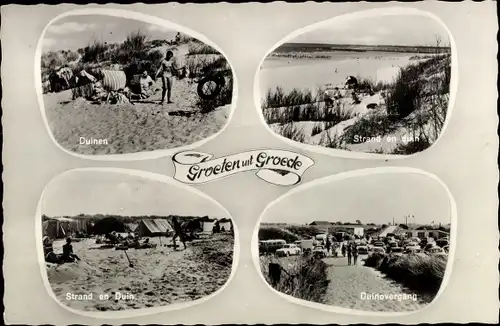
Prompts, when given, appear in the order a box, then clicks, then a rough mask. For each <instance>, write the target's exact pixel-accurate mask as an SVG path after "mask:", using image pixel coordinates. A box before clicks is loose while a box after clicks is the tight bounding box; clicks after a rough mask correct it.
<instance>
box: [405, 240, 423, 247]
mask: <svg viewBox="0 0 500 326" xmlns="http://www.w3.org/2000/svg"><path fill="white" fill-rule="evenodd" d="M408 247H419V248H420V245H419V244H418V242H414V241H412V242H409V243H408V244H407V245H406V246H405V248H408Z"/></svg>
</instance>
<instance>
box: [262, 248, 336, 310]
mask: <svg viewBox="0 0 500 326" xmlns="http://www.w3.org/2000/svg"><path fill="white" fill-rule="evenodd" d="M269 263H278V264H280V265H281V266H282V268H283V269H285V271H286V272H284V271H282V273H281V278H280V281H279V283H278V284H277V285H276V286H274V289H275V290H277V291H279V292H281V293H284V294H287V295H290V296H293V297H295V298H298V299H302V300H307V301H312V302H318V303H323V302H324V297H325V294H326V291H327V288H328V284H329V282H330V281H329V280H328V276H327V266H326V264H325V263H324V262H323V261H322V260H321V259H315V258H313V257H297V258H296V259H295V260H294V261H292V262H290V264H291V266H286V267H285V266H283V265H284V264H283V263H281V262H280V261H279V260H277V259H276V258H275V257H272V256H262V257H260V267H261V272H262V274H263V275H264V278H265V279H266V281H267V282H268V283H269V284H270V285H271V286H273V285H272V282H271V278H270V277H269Z"/></svg>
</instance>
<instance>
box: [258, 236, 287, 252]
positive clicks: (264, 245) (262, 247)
mask: <svg viewBox="0 0 500 326" xmlns="http://www.w3.org/2000/svg"><path fill="white" fill-rule="evenodd" d="M285 244H286V241H285V240H282V239H277V240H262V241H259V253H260V254H270V253H274V252H275V251H276V250H278V249H280V248H283V246H284V245H285Z"/></svg>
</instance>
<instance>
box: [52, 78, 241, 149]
mask: <svg viewBox="0 0 500 326" xmlns="http://www.w3.org/2000/svg"><path fill="white" fill-rule="evenodd" d="M155 88H156V89H157V91H156V93H155V94H154V95H153V96H152V97H151V98H150V99H148V101H142V102H138V103H134V104H129V103H127V104H93V103H91V102H89V101H87V100H84V99H82V98H77V99H76V100H74V101H72V100H71V91H64V92H61V93H52V94H44V105H45V111H46V115H47V119H48V123H49V127H50V130H51V131H52V133H53V135H54V137H55V139H56V141H57V142H58V143H59V144H60V145H61V146H63V147H64V148H65V149H67V150H69V151H72V152H75V153H79V154H92V155H103V154H123V153H135V152H141V151H152V150H157V149H169V148H175V147H179V146H185V145H189V144H192V143H195V142H197V141H200V140H203V139H205V138H207V137H209V136H211V135H213V134H215V133H217V132H219V131H220V130H221V129H222V128H223V127H224V126H225V124H226V123H227V121H228V118H229V114H230V110H231V105H230V104H228V105H225V106H222V107H219V108H216V109H215V110H214V111H212V112H210V113H205V114H202V113H200V110H199V108H198V107H197V105H196V103H197V101H198V95H197V93H196V84H194V83H190V82H188V80H187V79H184V80H175V81H174V88H173V92H172V101H173V102H174V103H173V104H166V103H165V104H164V105H159V104H158V102H159V101H160V99H161V81H160V80H158V81H157V83H156V84H155ZM80 137H85V138H87V139H91V138H93V139H106V140H107V142H108V144H107V145H94V144H91V145H84V144H80Z"/></svg>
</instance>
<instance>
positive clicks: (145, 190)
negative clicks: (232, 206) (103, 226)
mask: <svg viewBox="0 0 500 326" xmlns="http://www.w3.org/2000/svg"><path fill="white" fill-rule="evenodd" d="M42 214H45V215H48V216H51V217H55V216H75V215H78V214H89V215H90V214H113V215H122V216H138V215H159V216H168V215H180V216H206V215H208V216H211V217H221V218H222V217H228V218H229V216H227V213H225V212H224V210H223V209H221V208H220V207H219V206H217V205H216V204H214V203H213V202H211V201H210V200H209V199H206V198H202V197H200V196H199V195H197V194H194V193H193V192H191V191H188V190H184V189H181V188H178V187H175V186H172V185H168V184H165V183H162V182H158V181H152V180H146V179H143V178H140V177H135V176H130V175H127V174H122V173H110V172H89V171H76V172H71V173H70V174H67V175H63V176H60V177H59V178H58V179H56V180H54V181H53V182H51V183H50V184H49V186H48V187H47V189H46V191H45V192H44V195H43V201H42Z"/></svg>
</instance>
